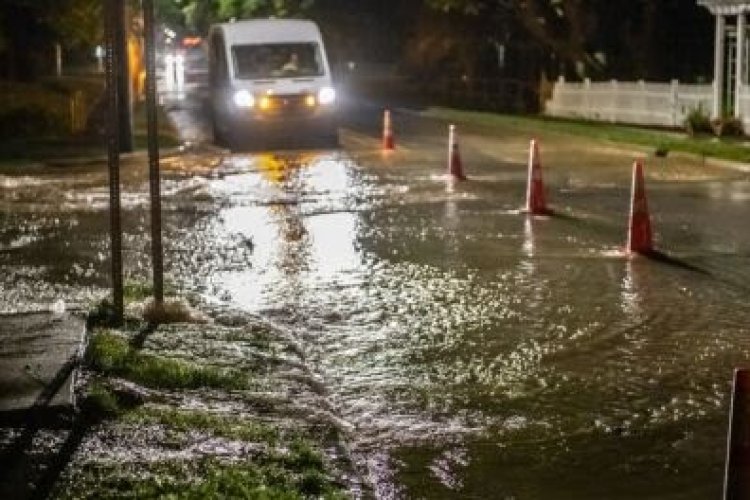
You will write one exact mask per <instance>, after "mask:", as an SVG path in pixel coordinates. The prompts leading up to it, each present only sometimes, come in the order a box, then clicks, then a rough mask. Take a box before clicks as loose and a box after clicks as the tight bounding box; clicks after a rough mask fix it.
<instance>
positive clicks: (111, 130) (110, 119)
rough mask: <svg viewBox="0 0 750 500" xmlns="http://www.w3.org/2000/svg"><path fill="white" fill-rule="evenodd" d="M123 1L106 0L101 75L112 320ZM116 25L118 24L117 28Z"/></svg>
mask: <svg viewBox="0 0 750 500" xmlns="http://www.w3.org/2000/svg"><path fill="white" fill-rule="evenodd" d="M123 2H124V0H105V4H104V30H105V36H106V49H105V64H104V74H105V80H106V83H107V105H108V110H109V113H108V116H107V163H108V167H109V235H110V247H111V248H110V250H111V265H112V306H113V309H114V311H113V312H114V318H112V319H113V320H114V323H115V324H116V325H119V324H122V321H123V309H124V304H123V288H122V225H121V220H120V125H121V124H120V120H119V116H120V114H119V108H120V106H119V104H120V99H119V92H118V87H119V86H118V85H117V83H118V79H117V76H116V73H117V68H119V67H120V63H121V61H122V59H123V51H122V45H120V44H119V43H118V36H117V33H118V31H122V29H121V28H122V26H123V23H122V12H123V9H122V6H123ZM118 26H119V27H120V28H119V29H118Z"/></svg>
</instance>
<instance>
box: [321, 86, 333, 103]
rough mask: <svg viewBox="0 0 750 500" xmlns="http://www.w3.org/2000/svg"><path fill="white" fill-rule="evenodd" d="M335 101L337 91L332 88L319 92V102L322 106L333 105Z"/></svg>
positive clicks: (325, 88) (324, 88)
mask: <svg viewBox="0 0 750 500" xmlns="http://www.w3.org/2000/svg"><path fill="white" fill-rule="evenodd" d="M335 100H336V91H335V90H333V89H332V88H331V87H323V88H322V89H320V92H318V102H319V103H320V104H323V105H326V104H331V103H332V102H333V101H335Z"/></svg>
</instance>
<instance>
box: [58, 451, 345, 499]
mask: <svg viewBox="0 0 750 500" xmlns="http://www.w3.org/2000/svg"><path fill="white" fill-rule="evenodd" d="M66 486H67V488H66V489H65V491H64V492H63V494H62V495H60V497H61V498H123V497H124V496H127V497H128V498H175V499H177V498H180V499H213V498H217V499H218V498H252V499H268V500H275V499H279V500H281V499H283V500H287V499H288V500H296V499H305V498H325V499H343V498H347V497H346V496H345V495H344V494H343V493H342V492H341V490H340V487H339V486H338V485H336V484H335V483H334V482H333V481H332V480H331V478H329V477H328V476H327V475H326V474H325V472H324V471H323V470H322V469H319V468H315V467H309V468H302V469H295V468H290V467H287V466H286V465H285V464H283V463H280V462H278V461H275V460H273V459H271V460H263V459H260V460H258V459H253V460H241V461H236V462H230V463H227V462H222V461H219V460H217V459H201V460H197V461H194V462H190V463H186V462H176V461H168V462H157V463H150V464H91V465H88V466H86V467H85V469H84V470H83V471H81V473H79V474H76V475H75V477H73V478H71V483H70V484H69V485H66Z"/></svg>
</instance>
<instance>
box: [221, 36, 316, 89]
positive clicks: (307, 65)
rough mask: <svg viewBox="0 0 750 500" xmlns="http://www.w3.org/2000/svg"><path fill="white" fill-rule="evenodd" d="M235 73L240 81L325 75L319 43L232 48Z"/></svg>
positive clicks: (236, 46) (238, 46)
mask: <svg viewBox="0 0 750 500" xmlns="http://www.w3.org/2000/svg"><path fill="white" fill-rule="evenodd" d="M232 55H233V59H234V74H235V77H236V78H239V79H241V80H262V79H266V78H297V77H305V76H322V75H323V63H322V61H321V57H320V48H319V47H318V44H317V43H313V42H310V43H274V44H264V45H235V46H233V47H232Z"/></svg>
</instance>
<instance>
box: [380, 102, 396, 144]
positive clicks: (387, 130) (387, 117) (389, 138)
mask: <svg viewBox="0 0 750 500" xmlns="http://www.w3.org/2000/svg"><path fill="white" fill-rule="evenodd" d="M395 146H396V145H395V141H394V140H393V125H392V124H391V111H390V110H388V109H386V110H385V111H384V112H383V149H384V150H385V151H393V149H394V148H395Z"/></svg>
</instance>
